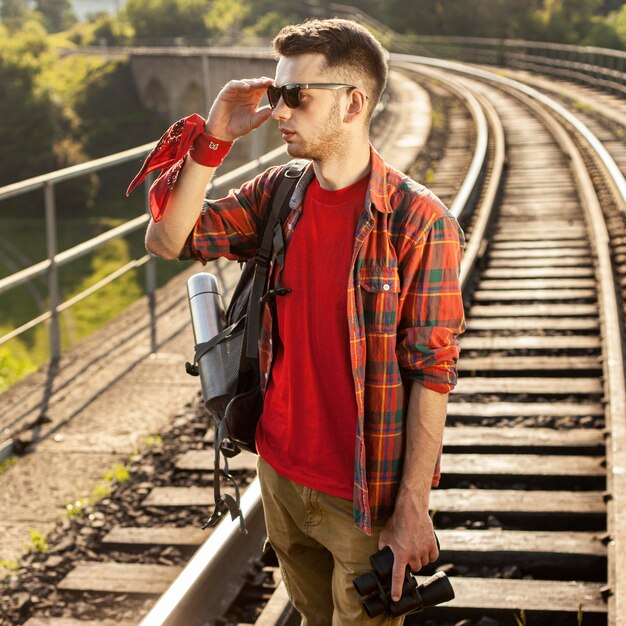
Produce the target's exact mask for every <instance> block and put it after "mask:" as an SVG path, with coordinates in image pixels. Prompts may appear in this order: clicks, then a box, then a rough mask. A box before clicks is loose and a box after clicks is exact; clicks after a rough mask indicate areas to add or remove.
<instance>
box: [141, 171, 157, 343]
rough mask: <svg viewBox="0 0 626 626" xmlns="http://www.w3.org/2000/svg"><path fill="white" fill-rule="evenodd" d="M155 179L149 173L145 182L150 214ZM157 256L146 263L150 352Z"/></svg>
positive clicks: (154, 324)
mask: <svg viewBox="0 0 626 626" xmlns="http://www.w3.org/2000/svg"><path fill="white" fill-rule="evenodd" d="M153 180H154V174H153V173H151V174H149V175H148V178H147V180H146V182H145V183H144V189H145V194H146V211H148V215H149V214H150V187H151V186H152V182H153ZM156 263H157V261H156V257H154V256H152V255H151V256H150V260H149V261H148V262H147V263H146V292H147V294H148V312H149V315H150V352H151V353H152V354H155V353H156V352H157V347H158V346H157V314H156V290H157V266H156Z"/></svg>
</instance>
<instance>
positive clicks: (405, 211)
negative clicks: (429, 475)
mask: <svg viewBox="0 0 626 626" xmlns="http://www.w3.org/2000/svg"><path fill="white" fill-rule="evenodd" d="M277 171H278V168H276V167H275V168H270V169H268V170H267V171H265V172H263V173H262V174H260V175H259V176H257V177H256V178H255V179H254V180H252V181H249V182H247V183H245V184H244V185H243V186H242V187H241V188H240V189H237V190H233V191H231V192H230V193H229V195H228V196H227V197H225V198H222V199H219V200H207V201H206V203H205V206H204V209H203V212H202V214H201V215H200V217H199V219H198V221H197V223H196V226H195V227H194V230H193V231H192V232H191V234H190V235H189V238H188V240H187V243H186V245H185V248H184V249H183V251H182V253H181V257H180V258H181V259H188V258H193V259H198V260H200V261H201V262H202V263H206V262H207V261H209V260H213V259H215V258H217V257H226V258H228V259H250V258H252V257H254V255H255V253H256V248H257V225H258V224H259V223H260V221H261V219H262V217H264V216H265V215H266V212H267V209H268V200H269V196H270V192H271V189H272V184H273V181H274V179H275V176H276V173H277ZM313 176H314V172H313V168H312V166H309V168H308V169H307V171H306V172H305V174H304V176H303V178H302V180H301V181H300V182H299V183H298V186H297V187H296V190H295V192H294V194H293V197H292V199H291V212H290V214H289V216H288V218H287V220H286V222H285V225H284V230H285V238H286V241H287V243H288V242H289V240H290V238H291V236H292V234H293V229H294V227H295V225H296V223H297V221H298V218H299V217H300V214H301V212H302V204H303V198H304V192H305V190H306V187H307V185H308V184H309V182H310V181H311V179H312V178H313ZM353 246H354V247H353V254H352V272H351V274H350V277H349V280H348V285H347V289H348V311H347V315H348V325H349V328H350V358H351V362H352V373H353V377H354V390H355V394H356V399H357V408H358V420H357V432H356V442H355V463H354V520H355V525H356V526H357V527H358V528H360V529H361V530H363V531H365V532H368V533H369V532H371V522H372V519H374V520H385V519H387V518H388V517H389V516H390V515H391V513H392V512H393V506H394V501H395V497H396V493H397V491H398V487H399V484H400V480H401V477H402V463H403V455H404V429H405V423H406V411H407V406H408V399H409V392H410V387H411V383H412V382H413V381H417V382H419V383H421V384H423V385H424V386H425V387H428V388H430V389H434V390H435V391H438V392H441V393H447V392H449V391H451V390H452V389H453V388H454V386H455V384H456V378H457V372H456V361H457V359H458V355H459V345H458V341H457V337H458V335H459V334H460V333H462V332H463V330H464V328H465V321H464V316H463V303H462V297H461V287H460V283H459V267H460V261H461V254H462V250H463V246H464V237H463V232H462V230H461V228H460V227H459V225H458V223H457V221H456V219H455V218H454V217H453V216H452V214H451V213H449V211H448V210H447V209H446V207H445V206H444V205H443V204H442V202H441V201H440V200H439V199H438V198H437V197H436V196H435V195H434V194H433V193H431V192H430V191H429V190H428V189H426V188H425V187H423V186H422V185H419V184H418V183H416V182H414V181H413V180H411V179H410V178H408V177H407V176H404V175H403V174H402V173H400V172H398V171H397V170H395V169H393V168H392V167H390V166H388V165H386V164H385V163H384V161H383V160H382V158H381V157H380V155H379V154H378V153H377V152H376V151H375V150H374V149H373V148H372V171H371V177H370V183H369V189H368V194H367V197H366V202H365V206H364V208H363V213H362V214H361V218H360V220H359V224H358V226H357V231H356V236H355V237H354V239H353ZM287 258H288V257H287ZM274 278H275V277H274ZM271 329H272V318H271V309H270V307H269V306H266V307H265V309H264V312H263V327H262V332H261V337H260V343H259V350H260V367H261V374H262V379H263V381H264V383H265V384H266V382H267V378H268V376H269V371H270V365H271V360H272V342H271ZM439 465H440V464H439V462H437V467H436V468H435V473H434V476H433V486H436V485H437V484H438V483H439Z"/></svg>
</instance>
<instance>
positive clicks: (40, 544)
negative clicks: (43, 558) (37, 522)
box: [28, 530, 48, 554]
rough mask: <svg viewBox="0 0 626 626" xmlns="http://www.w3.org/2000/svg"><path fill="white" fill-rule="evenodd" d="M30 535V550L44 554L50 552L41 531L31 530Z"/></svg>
mask: <svg viewBox="0 0 626 626" xmlns="http://www.w3.org/2000/svg"><path fill="white" fill-rule="evenodd" d="M28 534H29V535H30V541H31V545H30V546H29V548H30V550H31V551H33V552H41V553H43V554H45V553H46V552H48V542H47V541H46V538H45V536H44V535H43V534H42V533H41V531H40V530H29V531H28Z"/></svg>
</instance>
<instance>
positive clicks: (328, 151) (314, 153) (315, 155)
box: [287, 101, 346, 163]
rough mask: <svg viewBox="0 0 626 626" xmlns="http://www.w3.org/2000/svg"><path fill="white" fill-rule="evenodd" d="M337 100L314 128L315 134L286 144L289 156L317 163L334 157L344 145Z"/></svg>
mask: <svg viewBox="0 0 626 626" xmlns="http://www.w3.org/2000/svg"><path fill="white" fill-rule="evenodd" d="M339 116H340V108H339V101H337V102H335V105H334V106H333V108H332V109H331V111H330V113H329V115H328V117H327V118H326V119H325V120H324V122H323V123H322V125H321V126H320V127H319V128H318V129H317V130H316V132H315V134H314V135H313V134H312V135H310V136H309V137H307V138H304V137H302V139H301V141H300V142H298V143H289V144H287V152H288V154H289V155H290V156H292V157H295V158H299V159H311V160H312V161H316V162H318V163H322V162H324V161H326V160H327V159H328V158H329V157H336V156H337V154H340V153H341V152H342V150H343V147H344V146H345V142H346V137H345V133H344V131H343V127H342V123H341V120H340V117H339Z"/></svg>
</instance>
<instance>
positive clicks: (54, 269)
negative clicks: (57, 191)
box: [43, 182, 61, 361]
mask: <svg viewBox="0 0 626 626" xmlns="http://www.w3.org/2000/svg"><path fill="white" fill-rule="evenodd" d="M43 194H44V207H45V213H46V244H47V248H48V259H49V260H50V269H49V270H48V296H49V298H50V314H51V318H50V331H49V333H50V335H49V345H50V358H51V359H52V360H53V361H54V360H57V359H58V358H59V357H60V356H61V328H60V325H59V311H58V307H59V304H60V302H61V300H60V294H59V268H58V266H57V264H56V261H55V257H56V255H57V252H58V250H57V219H56V207H55V202H54V183H52V182H46V183H44V186H43Z"/></svg>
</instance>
